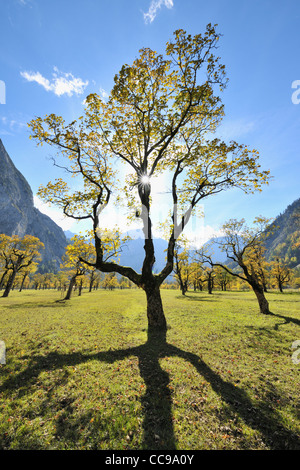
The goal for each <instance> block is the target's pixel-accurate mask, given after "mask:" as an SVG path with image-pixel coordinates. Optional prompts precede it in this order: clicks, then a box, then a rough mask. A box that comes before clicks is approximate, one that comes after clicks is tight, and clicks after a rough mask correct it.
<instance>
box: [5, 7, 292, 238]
mask: <svg viewBox="0 0 300 470" xmlns="http://www.w3.org/2000/svg"><path fill="white" fill-rule="evenodd" d="M207 23H212V24H215V23H217V24H218V25H219V26H218V31H219V32H220V33H221V34H222V35H223V36H222V38H221V40H220V48H219V51H218V54H219V55H220V56H221V59H222V62H223V63H224V64H225V66H226V71H227V76H228V79H229V83H228V87H227V89H226V90H225V92H224V93H223V95H222V100H223V103H224V105H225V114H226V116H225V119H224V121H223V124H222V125H221V127H220V129H219V130H218V134H219V135H220V136H222V137H223V138H224V139H225V140H230V139H235V140H237V141H238V142H240V143H244V144H247V145H248V146H249V147H252V148H256V149H257V150H258V151H259V153H260V161H261V165H262V168H263V169H270V171H271V174H272V176H273V179H272V181H271V183H270V185H269V186H268V187H265V188H264V190H263V192H262V193H259V194H255V195H252V196H249V195H244V194H243V193H242V192H241V191H228V192H226V193H221V194H220V195H218V196H215V197H213V198H211V199H207V200H205V201H204V204H203V210H204V215H205V217H204V219H203V220H202V221H201V222H200V226H201V230H202V231H204V232H205V234H209V233H210V231H212V230H217V229H218V228H219V226H220V224H221V223H223V222H224V221H225V220H227V219H228V218H230V217H236V218H241V217H244V218H246V220H248V221H249V222H251V220H253V218H254V217H255V216H257V215H264V216H267V217H276V216H277V215H279V214H280V213H281V212H283V211H284V209H285V208H286V207H287V205H289V204H291V203H292V202H293V201H294V200H295V199H297V198H299V197H300V190H299V186H300V185H299V174H300V158H299V149H300V132H299V129H300V104H298V101H300V100H299V98H300V92H299V93H297V90H298V89H299V90H300V81H299V83H297V81H298V80H300V60H299V59H300V57H299V56H300V54H299V44H300V2H299V1H298V0H285V1H282V0H273V1H271V0H270V1H268V0H251V1H250V0H227V1H225V0H210V1H209V2H207V1H205V2H204V1H202V0H152V1H151V0H110V1H107V0H84V1H83V0H59V1H58V0H0V42H1V47H0V81H1V82H0V84H1V83H2V85H3V83H4V84H5V96H3V86H2V96H1V88H0V102H1V104H0V138H1V139H2V141H3V143H4V145H5V147H6V149H7V151H8V153H9V155H10V156H11V158H12V160H13V161H14V163H15V165H16V167H17V168H18V169H19V170H20V171H21V172H22V173H23V175H24V176H25V177H26V179H27V180H28V182H29V184H30V186H31V188H32V190H33V193H34V194H35V193H36V191H37V189H38V187H39V185H40V184H46V183H47V182H48V181H49V179H54V178H55V177H58V176H61V174H59V173H58V171H57V169H55V168H54V167H53V165H52V162H51V161H50V160H49V156H51V155H52V154H53V151H52V150H51V149H50V148H47V147H43V148H40V147H36V144H35V142H34V141H31V140H30V139H29V131H28V128H27V122H29V121H30V120H31V119H32V118H34V117H36V116H44V115H45V114H49V113H52V112H54V113H56V114H60V115H62V116H63V117H64V118H65V119H66V121H71V120H73V119H76V118H77V117H78V116H80V115H81V113H82V109H83V104H82V103H83V100H84V98H85V96H86V95H87V94H89V93H91V92H97V93H103V94H104V95H105V93H109V91H110V89H111V87H112V85H113V78H114V75H115V74H116V73H117V72H118V71H119V69H120V68H121V66H122V65H123V64H124V63H129V64H130V63H131V62H132V61H133V60H134V59H135V58H136V57H137V56H138V51H139V49H140V48H142V47H150V48H152V49H154V50H156V51H158V52H162V51H163V50H164V47H165V43H166V42H167V41H169V40H170V39H172V35H173V32H174V31H175V30H176V29H179V28H181V29H184V30H186V31H187V32H188V33H191V34H198V33H202V32H204V30H205V27H206V25H207ZM293 84H294V87H296V88H292V85H293ZM292 98H293V99H292ZM39 207H41V206H39ZM52 215H53V217H55V216H56V214H55V213H54V212H52ZM63 227H64V228H69V229H71V230H73V231H76V230H77V228H76V227H75V226H73V227H72V226H71V224H70V223H69V224H64V225H63Z"/></svg>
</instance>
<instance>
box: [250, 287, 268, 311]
mask: <svg viewBox="0 0 300 470" xmlns="http://www.w3.org/2000/svg"><path fill="white" fill-rule="evenodd" d="M253 290H254V293H255V295H256V297H257V300H258V304H259V308H260V312H261V313H263V314H264V315H268V314H269V313H270V310H269V302H268V301H267V299H266V297H265V294H264V290H263V289H259V288H257V287H253Z"/></svg>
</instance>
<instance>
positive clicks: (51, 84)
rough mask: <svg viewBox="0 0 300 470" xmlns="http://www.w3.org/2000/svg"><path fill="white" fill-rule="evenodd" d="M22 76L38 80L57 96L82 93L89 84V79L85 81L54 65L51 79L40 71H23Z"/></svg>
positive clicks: (34, 80)
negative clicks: (61, 70)
mask: <svg viewBox="0 0 300 470" xmlns="http://www.w3.org/2000/svg"><path fill="white" fill-rule="evenodd" d="M21 76H22V77H23V78H25V80H27V81H28V82H36V83H38V84H39V85H41V86H42V87H43V88H44V89H45V90H46V91H51V92H53V93H54V94H55V95H57V96H62V95H68V96H72V95H73V94H76V95H81V94H82V93H83V91H84V89H85V88H86V86H87V85H88V83H89V82H88V81H85V82H84V81H83V80H82V79H81V78H79V77H74V75H72V74H71V73H63V72H60V71H59V70H58V68H57V67H54V72H53V73H52V78H51V80H49V79H48V78H46V77H44V76H43V75H42V74H41V73H40V72H27V71H24V72H21Z"/></svg>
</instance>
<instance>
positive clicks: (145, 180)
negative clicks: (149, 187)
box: [141, 175, 150, 184]
mask: <svg viewBox="0 0 300 470" xmlns="http://www.w3.org/2000/svg"><path fill="white" fill-rule="evenodd" d="M141 183H142V184H149V183H150V178H149V176H148V175H143V176H142V177H141Z"/></svg>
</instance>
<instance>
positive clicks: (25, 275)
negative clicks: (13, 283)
mask: <svg viewBox="0 0 300 470" xmlns="http://www.w3.org/2000/svg"><path fill="white" fill-rule="evenodd" d="M27 275H28V273H25V274H24V276H23V279H22V283H21V286H20V289H19V292H22V290H23V287H24V282H25V279H26V277H27Z"/></svg>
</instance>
